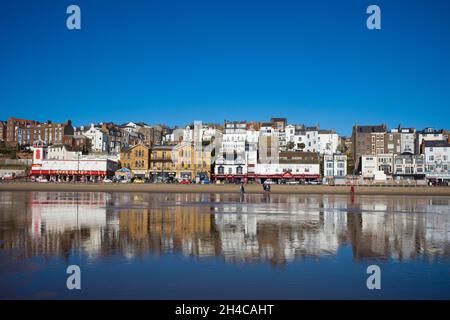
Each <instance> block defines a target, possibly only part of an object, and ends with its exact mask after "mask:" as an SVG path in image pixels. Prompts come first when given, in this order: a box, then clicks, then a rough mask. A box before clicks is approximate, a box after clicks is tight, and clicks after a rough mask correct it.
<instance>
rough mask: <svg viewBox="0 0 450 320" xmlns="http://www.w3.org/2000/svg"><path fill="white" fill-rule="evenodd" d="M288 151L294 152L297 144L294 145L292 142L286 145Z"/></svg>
mask: <svg viewBox="0 0 450 320" xmlns="http://www.w3.org/2000/svg"><path fill="white" fill-rule="evenodd" d="M286 147H287V149H288V150H292V149H294V147H295V143H293V142H292V141H289V142H288V143H287V145H286Z"/></svg>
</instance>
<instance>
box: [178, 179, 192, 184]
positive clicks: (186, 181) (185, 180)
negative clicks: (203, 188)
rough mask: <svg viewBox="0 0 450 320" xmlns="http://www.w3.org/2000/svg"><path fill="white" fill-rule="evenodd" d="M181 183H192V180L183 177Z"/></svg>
mask: <svg viewBox="0 0 450 320" xmlns="http://www.w3.org/2000/svg"><path fill="white" fill-rule="evenodd" d="M180 183H181V184H191V181H190V180H187V179H183V180H181V181H180Z"/></svg>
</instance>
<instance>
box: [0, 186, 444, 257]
mask: <svg viewBox="0 0 450 320" xmlns="http://www.w3.org/2000/svg"><path fill="white" fill-rule="evenodd" d="M449 208H450V199H448V198H443V197H417V198H414V197H381V196H361V197H356V198H349V197H347V196H345V195H307V196H300V195H275V194H272V195H250V194H249V195H245V196H244V197H242V198H241V197H240V196H239V195H236V194H145V193H136V194H134V193H114V194H107V193H74V192H54V193H46V192H31V193H25V192H21V193H19V192H16V193H15V192H2V193H0V210H1V212H2V214H1V215H0V225H1V226H2V228H1V229H0V239H2V240H3V242H2V243H0V248H12V249H21V250H24V251H25V255H60V256H64V257H69V256H70V255H71V254H77V253H82V254H85V255H87V256H89V257H90V258H97V257H100V256H106V255H116V254H119V255H123V256H125V257H128V258H130V259H132V258H134V257H136V256H143V255H145V254H148V253H152V254H165V253H182V254H184V255H187V256H195V257H214V256H216V257H221V258H223V259H225V260H226V261H230V262H248V261H270V262H271V263H272V264H277V265H279V264H284V263H287V262H289V261H292V260H294V259H298V258H302V257H311V256H312V257H323V256H335V255H337V254H338V250H339V248H341V247H349V248H351V249H352V252H353V258H354V259H356V260H360V259H374V258H375V259H388V258H392V259H396V260H408V259H418V258H421V257H425V258H428V259H434V258H437V257H449V256H450V252H449V248H450V246H449V243H450V216H449V214H448V212H449Z"/></svg>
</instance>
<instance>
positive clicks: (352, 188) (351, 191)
mask: <svg viewBox="0 0 450 320" xmlns="http://www.w3.org/2000/svg"><path fill="white" fill-rule="evenodd" d="M350 193H351V194H354V193H355V186H354V185H352V186H351V187H350Z"/></svg>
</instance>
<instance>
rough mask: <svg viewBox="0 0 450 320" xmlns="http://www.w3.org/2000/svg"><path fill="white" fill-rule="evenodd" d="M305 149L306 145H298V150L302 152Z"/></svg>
mask: <svg viewBox="0 0 450 320" xmlns="http://www.w3.org/2000/svg"><path fill="white" fill-rule="evenodd" d="M305 147H306V145H305V144H304V143H303V142H302V143H299V144H298V148H299V149H300V150H302V151H303V149H305Z"/></svg>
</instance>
